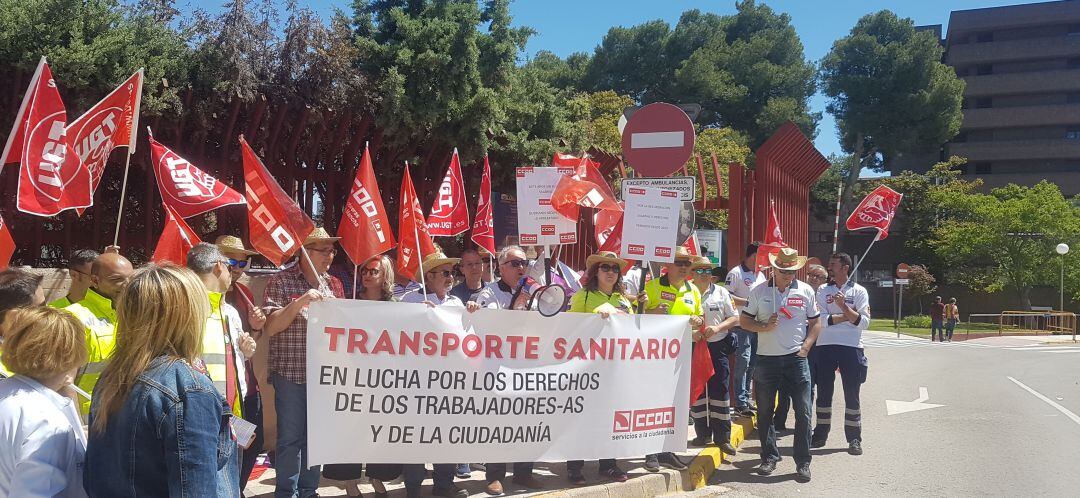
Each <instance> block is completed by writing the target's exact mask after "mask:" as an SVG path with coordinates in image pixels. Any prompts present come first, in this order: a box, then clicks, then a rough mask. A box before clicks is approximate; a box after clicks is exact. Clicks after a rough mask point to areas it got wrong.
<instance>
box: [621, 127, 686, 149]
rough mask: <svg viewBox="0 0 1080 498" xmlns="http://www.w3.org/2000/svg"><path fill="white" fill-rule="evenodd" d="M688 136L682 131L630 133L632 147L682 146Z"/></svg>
mask: <svg viewBox="0 0 1080 498" xmlns="http://www.w3.org/2000/svg"><path fill="white" fill-rule="evenodd" d="M685 139H686V137H685V136H684V135H683V132H681V131H654V132H646V133H634V134H632V135H630V148H631V149H659V148H664V147H682V146H683V144H684V143H685Z"/></svg>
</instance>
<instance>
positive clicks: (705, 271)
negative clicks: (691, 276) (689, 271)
mask: <svg viewBox="0 0 1080 498" xmlns="http://www.w3.org/2000/svg"><path fill="white" fill-rule="evenodd" d="M694 273H697V274H698V275H711V274H712V269H711V268H698V269H696V270H694Z"/></svg>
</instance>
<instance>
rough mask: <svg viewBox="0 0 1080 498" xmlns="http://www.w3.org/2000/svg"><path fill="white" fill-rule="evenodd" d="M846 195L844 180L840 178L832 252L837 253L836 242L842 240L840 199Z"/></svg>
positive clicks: (837, 189) (837, 188)
mask: <svg viewBox="0 0 1080 498" xmlns="http://www.w3.org/2000/svg"><path fill="white" fill-rule="evenodd" d="M843 195H844V180H843V179H842V178H841V179H840V184H839V185H837V187H836V222H835V223H833V233H832V252H833V253H836V244H837V243H838V242H839V241H840V201H841V199H843Z"/></svg>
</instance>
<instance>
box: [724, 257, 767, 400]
mask: <svg viewBox="0 0 1080 498" xmlns="http://www.w3.org/2000/svg"><path fill="white" fill-rule="evenodd" d="M757 252H758V243H757V242H754V243H752V244H750V245H748V246H746V253H745V254H744V256H743V260H742V263H741V264H739V265H738V266H735V267H734V268H732V269H731V271H729V272H728V274H727V290H728V292H730V293H731V297H732V299H733V300H734V301H735V308H736V309H740V310H741V309H743V307H744V306H746V299H747V298H748V297H749V296H750V290H751V289H753V288H754V287H756V286H758V285H760V284H761V283H762V282H764V281H765V275H763V274H762V273H761V272H760V271H758V270H757ZM734 334H735V342H736V345H735V347H736V349H735V369H734V370H735V371H734V374H735V392H734V398H735V412H736V413H738V414H739V415H742V416H744V417H750V416H753V415H754V413H753V412H752V411H751V410H750V379H751V378H753V373H754V364H755V362H756V360H755V358H756V356H757V341H758V339H757V334H752V333H750V332H747V331H745V330H743V329H742V328H741V327H738V326H736V327H735V329H734Z"/></svg>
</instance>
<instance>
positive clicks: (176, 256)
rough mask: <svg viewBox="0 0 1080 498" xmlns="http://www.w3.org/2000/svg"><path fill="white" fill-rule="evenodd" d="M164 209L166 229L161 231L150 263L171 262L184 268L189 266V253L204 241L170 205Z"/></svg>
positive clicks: (166, 205)
mask: <svg viewBox="0 0 1080 498" xmlns="http://www.w3.org/2000/svg"><path fill="white" fill-rule="evenodd" d="M164 207H165V229H163V230H162V231H161V237H158V242H157V247H154V255H153V256H151V257H150V261H153V262H155V263H161V262H162V261H170V262H172V263H176V264H178V265H181V266H182V265H185V264H187V254H188V251H190V250H191V248H192V247H195V244H198V243H199V242H202V241H201V240H199V236H198V235H196V234H195V231H194V230H192V229H191V227H189V226H188V224H187V223H184V218H182V217H181V216H180V215H179V214H178V213H177V212H176V211H173V209H172V208H170V207H169V205H168V204H165V205H164Z"/></svg>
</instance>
